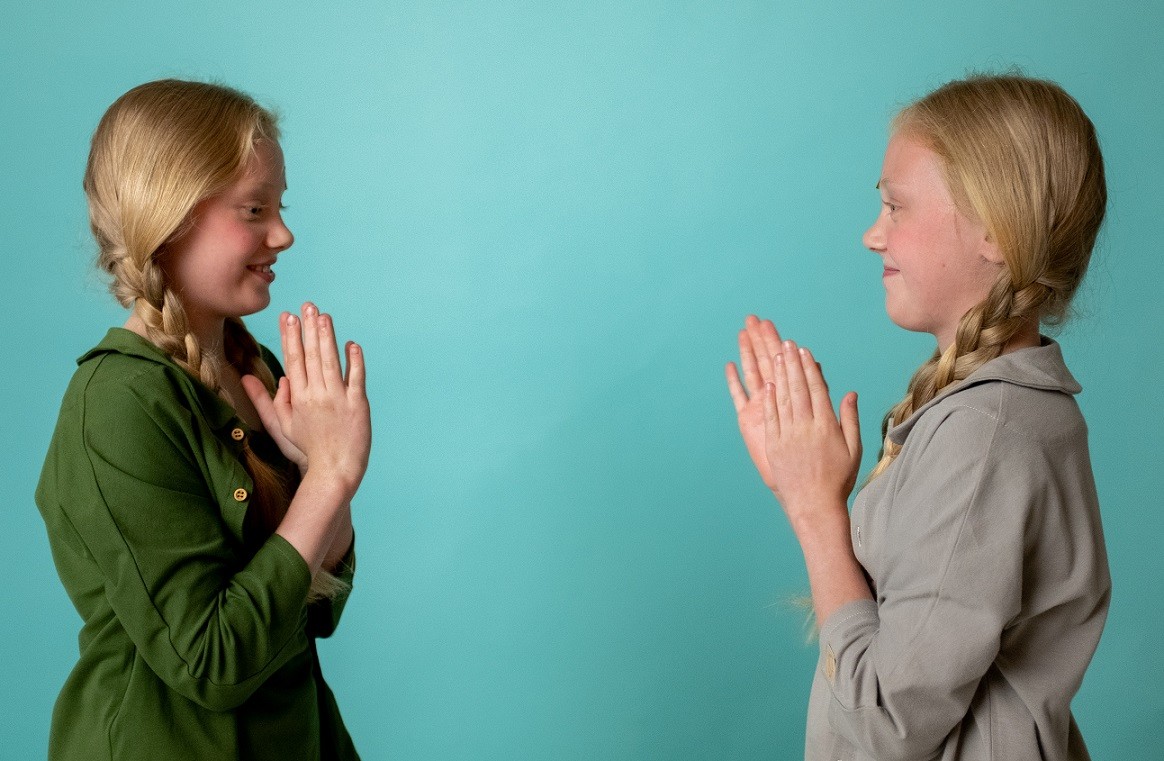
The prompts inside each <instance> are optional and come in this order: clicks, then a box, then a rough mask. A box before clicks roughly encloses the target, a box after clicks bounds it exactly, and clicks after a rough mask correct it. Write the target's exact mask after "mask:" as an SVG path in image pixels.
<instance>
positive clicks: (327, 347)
mask: <svg viewBox="0 0 1164 761" xmlns="http://www.w3.org/2000/svg"><path fill="white" fill-rule="evenodd" d="M316 322H317V324H318V326H319V363H320V367H321V369H322V371H323V382H324V383H325V384H326V385H327V387H328V388H332V387H334V388H340V387H341V386H343V383H344V372H343V366H342V365H341V364H340V356H339V349H338V348H337V347H336V342H335V324H334V323H333V322H332V319H331V315H329V314H321V315H319V317H317V318H316Z"/></svg>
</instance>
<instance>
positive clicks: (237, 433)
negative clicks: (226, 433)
mask: <svg viewBox="0 0 1164 761" xmlns="http://www.w3.org/2000/svg"><path fill="white" fill-rule="evenodd" d="M246 435H247V434H246V432H245V431H243V429H241V428H235V429H234V430H233V431H231V432H230V437H231V438H232V439H234V440H235V441H242V440H243V437H244V436H246Z"/></svg>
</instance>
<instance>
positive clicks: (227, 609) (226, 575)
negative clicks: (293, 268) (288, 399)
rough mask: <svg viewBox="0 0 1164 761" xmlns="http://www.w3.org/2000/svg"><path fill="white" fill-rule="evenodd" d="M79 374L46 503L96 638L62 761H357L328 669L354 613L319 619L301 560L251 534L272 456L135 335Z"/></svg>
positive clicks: (87, 638) (52, 454)
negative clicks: (258, 486) (257, 495)
mask: <svg viewBox="0 0 1164 761" xmlns="http://www.w3.org/2000/svg"><path fill="white" fill-rule="evenodd" d="M264 358H266V359H267V360H268V362H269V363H270V364H271V365H272V369H273V370H274V371H275V372H276V373H277V374H278V373H279V372H280V370H279V367H278V363H277V362H275V361H274V358H273V357H271V356H270V354H269V353H265V354H264ZM78 365H79V368H78V370H77V372H76V374H75V375H74V376H73V380H72V382H71V383H70V384H69V388H68V390H67V391H66V393H65V398H64V401H63V402H62V404H61V412H60V418H59V420H58V422H57V427H56V431H55V432H54V434H53V439H52V443H51V445H50V447H49V451H48V455H47V457H46V459H45V464H44V470H43V472H42V473H41V479H40V484H39V486H38V487H37V491H36V502H37V505H38V506H39V508H40V511H41V514H42V516H43V517H44V521H45V525H46V527H47V529H48V535H49V542H50V544H51V546H52V552H53V558H54V560H55V561H56V566H57V571H58V572H59V573H60V577H61V581H62V582H63V583H64V586H65V589H66V590H67V591H68V593H69V597H70V598H71V599H72V601H73V604H74V605H75V606H76V608H77V612H78V613H80V615H81V618H82V620H83V621H84V625H83V626H82V628H81V633H80V636H79V644H80V659H79V660H78V662H77V665H76V667H75V668H74V669H73V671H72V673H71V674H70V675H69V678H68V680H67V681H66V683H65V686H64V688H63V689H62V691H61V694H60V697H59V698H58V699H57V703H56V707H55V709H54V711H53V720H52V732H51V738H50V743H49V757H50V758H51V759H61V760H66V759H67V760H70V761H71V760H73V759H77V760H78V761H80V760H82V759H83V760H84V761H97V760H100V759H109V760H110V761H112V760H114V759H116V761H131V760H133V759H150V761H156V760H157V759H167V761H178V760H180V759H192V760H193V759H197V761H207V760H208V759H213V760H215V761H219V760H226V759H273V760H274V759H277V760H278V761H291V760H294V759H313V760H314V759H355V758H357V754H356V752H355V749H354V748H353V746H352V742H351V739H350V737H349V736H348V733H347V730H346V729H345V728H344V725H343V721H342V719H341V718H340V715H339V710H338V708H337V707H336V703H335V700H334V698H333V697H332V694H331V691H330V690H329V689H328V687H327V684H326V683H325V682H324V680H323V676H322V674H321V673H320V669H319V660H318V658H317V656H316V651H315V638H316V637H326V636H328V635H330V634H331V633H332V631H333V630H334V629H335V626H336V623H337V622H338V620H339V617H340V613H341V612H342V609H343V606H344V603H345V598H344V597H340V598H337V599H335V600H332V601H330V602H323V603H313V604H311V605H307V604H306V602H305V599H306V596H307V589H308V586H309V585H310V582H311V578H310V574H309V572H308V569H307V564H306V563H305V562H304V561H303V558H302V557H301V556H300V555H299V553H298V552H296V551H295V549H294V548H293V547H292V546H291V545H290V544H288V543H287V541H286V540H285V539H283V538H282V537H280V536H278V535H276V534H267V533H266V532H263V531H261V530H256V529H255V528H254V526H255V525H257V524H256V522H255V521H254V520H253V519H252V520H251V521H247V520H245V517H246V514H247V508H248V500H249V498H250V493H251V491H252V489H253V484H252V482H251V478H250V476H249V475H248V474H247V471H246V470H245V468H244V467H243V464H242V448H243V446H244V445H245V443H246V442H247V441H248V440H249V439H251V438H252V436H253V437H255V439H256V440H255V441H253V442H252V444H253V445H254V446H255V449H256V451H257V452H262V449H261V448H260V444H261V443H265V444H267V445H268V446H270V440H269V438H266V436H265V434H261V433H257V432H254V433H253V432H252V431H251V430H250V429H249V428H248V427H247V426H246V424H245V423H243V422H242V421H241V420H240V419H239V418H238V417H237V415H235V413H234V410H233V409H232V408H231V407H230V406H229V405H227V404H226V403H224V402H223V401H222V399H221V398H219V397H218V396H217V395H215V394H214V393H212V392H211V391H210V390H209V389H207V388H206V387H205V386H203V385H202V384H201V383H199V382H198V381H196V380H195V379H194V378H192V377H191V376H190V375H189V374H187V373H186V372H184V371H183V370H182V369H181V368H180V367H178V366H177V365H176V364H175V363H174V362H173V361H172V360H170V359H169V358H168V357H167V356H166V355H165V354H163V353H162V352H161V351H160V350H159V349H157V347H155V346H154V345H153V344H151V343H150V342H148V341H146V340H145V339H143V338H141V337H140V336H138V335H137V334H135V333H132V332H130V331H128V330H123V329H120V328H114V329H112V330H110V331H109V333H108V335H107V336H106V337H105V340H104V341H102V342H101V344H100V345H98V346H97V347H96V348H95V349H93V350H92V351H90V352H89V353H87V354H85V355H84V356H83V357H81V359H80V360H78ZM271 448H272V449H273V447H271ZM347 560H348V562H347V564H346V565H345V566H344V568H346V569H347V570H346V571H345V572H344V574H343V575H342V576H341V578H344V579H346V580H348V581H350V580H351V568H352V566H353V562H352V558H351V556H350V555H349V558H348V559H347Z"/></svg>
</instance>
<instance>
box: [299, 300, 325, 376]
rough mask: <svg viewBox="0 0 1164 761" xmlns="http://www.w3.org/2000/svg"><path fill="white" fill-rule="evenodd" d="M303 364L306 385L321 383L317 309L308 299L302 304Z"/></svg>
mask: <svg viewBox="0 0 1164 761" xmlns="http://www.w3.org/2000/svg"><path fill="white" fill-rule="evenodd" d="M302 312H303V366H304V370H305V373H306V375H307V383H308V385H323V372H322V369H321V366H320V361H319V319H318V318H319V309H317V308H316V306H315V304H312V303H311V302H310V301H308V302H306V303H305V304H304V305H303V309H302Z"/></svg>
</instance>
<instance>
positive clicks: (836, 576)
mask: <svg viewBox="0 0 1164 761" xmlns="http://www.w3.org/2000/svg"><path fill="white" fill-rule="evenodd" d="M803 507H807V506H802V508H803ZM795 513H796V514H797V515H798V518H797V519H796V520H795V521H794V522H793V525H792V529H793V531H794V532H795V533H796V538H797V540H798V541H799V542H800V549H801V551H802V552H803V553H804V564H805V567H806V569H807V570H808V584H809V588H810V590H811V591H812V605H813V610H814V611H815V612H816V620H817V624H818V625H821V626H823V625H824V622H825V621H826V620H828V617H829V616H831V615H832V614H833V613H834V612H835V611H836V610H837V609H838V608H840V607H841V606H843V605H845V604H847V603H850V602H853V601H855V600H871V599H873V594H872V592H870V590H869V584H868V582H867V581H866V580H865V573H864V571H863V570H862V569H861V564H860V563H859V562H857V557H856V555H854V554H853V542H852V538H851V535H850V533H849V532H850V526H849V514H848V511H847V510H846V509H845V505H844V503H841V502H836V503H835V504H834V503H833V502H831V501H829V500H823V501H822V503H821V504H817V505H813V506H811V507H810V508H808V509H797V510H796V511H795Z"/></svg>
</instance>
